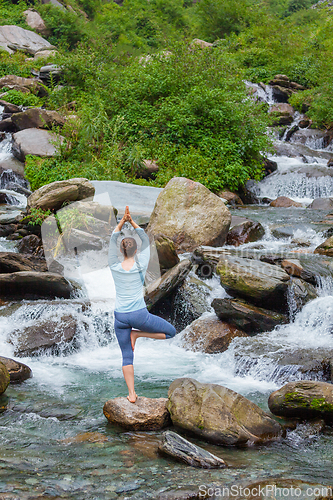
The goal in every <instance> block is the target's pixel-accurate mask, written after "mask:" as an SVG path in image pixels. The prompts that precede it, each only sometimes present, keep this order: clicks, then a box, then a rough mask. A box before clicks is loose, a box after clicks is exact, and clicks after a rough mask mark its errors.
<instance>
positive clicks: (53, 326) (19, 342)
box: [9, 316, 77, 357]
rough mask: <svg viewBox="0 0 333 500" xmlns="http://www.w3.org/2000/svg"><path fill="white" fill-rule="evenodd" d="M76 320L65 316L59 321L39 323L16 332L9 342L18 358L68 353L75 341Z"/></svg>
mask: <svg viewBox="0 0 333 500" xmlns="http://www.w3.org/2000/svg"><path fill="white" fill-rule="evenodd" d="M76 333H77V324H76V320H75V319H74V318H72V317H71V316H63V317H61V318H60V319H59V320H58V321H54V320H53V321H43V322H37V323H36V325H34V326H30V327H25V328H24V327H23V328H22V329H20V330H16V331H14V332H13V333H12V334H11V336H10V338H9V342H10V343H11V344H13V345H14V354H15V356H18V357H25V356H34V355H38V354H40V353H43V352H49V353H52V354H58V353H59V352H62V353H64V352H66V350H67V349H68V348H69V346H68V345H66V344H69V343H71V346H72V344H73V342H74V341H75V337H76Z"/></svg>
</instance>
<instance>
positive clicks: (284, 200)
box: [270, 196, 302, 208]
mask: <svg viewBox="0 0 333 500" xmlns="http://www.w3.org/2000/svg"><path fill="white" fill-rule="evenodd" d="M270 206H271V207H282V208H289V207H301V206H302V203H298V202H297V201H294V200H291V199H290V198H288V197H287V196H279V197H278V198H276V200H273V201H272V202H271V204H270Z"/></svg>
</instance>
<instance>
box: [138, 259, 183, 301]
mask: <svg viewBox="0 0 333 500" xmlns="http://www.w3.org/2000/svg"><path fill="white" fill-rule="evenodd" d="M191 267H192V263H191V261H190V260H188V259H184V260H182V261H180V262H179V263H178V264H177V265H176V266H174V267H173V268H172V269H169V270H168V271H167V272H166V273H164V274H163V276H162V277H161V278H159V279H157V280H156V281H154V282H153V283H151V284H150V285H149V286H148V287H147V290H146V293H145V302H146V305H147V307H148V309H150V308H151V307H152V306H153V305H155V304H156V303H157V302H158V301H159V300H161V299H163V298H165V297H167V296H168V295H170V294H171V293H172V292H173V291H174V290H175V288H176V287H177V286H179V285H180V284H181V283H182V282H183V281H184V280H185V278H186V276H187V275H188V273H189V272H190V269H191Z"/></svg>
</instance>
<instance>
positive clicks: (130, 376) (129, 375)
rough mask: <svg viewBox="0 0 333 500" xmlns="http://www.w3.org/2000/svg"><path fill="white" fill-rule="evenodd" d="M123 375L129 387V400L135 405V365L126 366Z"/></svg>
mask: <svg viewBox="0 0 333 500" xmlns="http://www.w3.org/2000/svg"><path fill="white" fill-rule="evenodd" d="M123 374H124V379H125V382H126V384H127V387H128V396H127V399H128V401H130V402H131V403H135V401H136V399H137V397H138V396H137V395H136V393H135V390H134V368H133V365H125V366H123Z"/></svg>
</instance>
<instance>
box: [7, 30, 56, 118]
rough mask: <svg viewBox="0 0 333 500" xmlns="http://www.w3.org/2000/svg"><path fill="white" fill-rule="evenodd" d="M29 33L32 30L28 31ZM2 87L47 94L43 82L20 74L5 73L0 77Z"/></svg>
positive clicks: (41, 94)
mask: <svg viewBox="0 0 333 500" xmlns="http://www.w3.org/2000/svg"><path fill="white" fill-rule="evenodd" d="M3 27H4V26H2V28H3ZM0 30H1V27H0ZM29 33H32V32H31V31H29ZM0 37H1V35H0ZM0 44H1V42H0ZM3 87H6V88H8V89H9V90H20V91H21V92H23V93H29V92H32V93H33V94H38V95H39V96H40V97H45V96H46V95H47V94H48V93H47V90H46V89H45V88H44V86H43V83H42V82H41V81H40V80H38V79H37V78H23V77H22V76H16V75H6V76H3V77H2V78H0V89H2V88H3ZM20 111H21V110H20Z"/></svg>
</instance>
